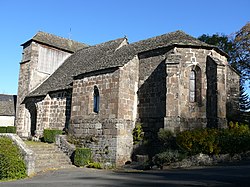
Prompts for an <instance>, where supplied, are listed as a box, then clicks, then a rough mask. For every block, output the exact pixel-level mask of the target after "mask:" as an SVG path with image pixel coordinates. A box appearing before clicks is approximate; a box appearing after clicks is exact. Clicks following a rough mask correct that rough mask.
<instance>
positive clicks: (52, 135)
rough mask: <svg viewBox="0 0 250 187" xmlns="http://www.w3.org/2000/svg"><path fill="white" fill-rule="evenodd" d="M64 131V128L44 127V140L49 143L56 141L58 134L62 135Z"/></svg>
mask: <svg viewBox="0 0 250 187" xmlns="http://www.w3.org/2000/svg"><path fill="white" fill-rule="evenodd" d="M62 133H63V131H62V130H56V129H44V131H43V137H44V141H45V142H47V143H54V142H55V141H56V135H61V134H62Z"/></svg>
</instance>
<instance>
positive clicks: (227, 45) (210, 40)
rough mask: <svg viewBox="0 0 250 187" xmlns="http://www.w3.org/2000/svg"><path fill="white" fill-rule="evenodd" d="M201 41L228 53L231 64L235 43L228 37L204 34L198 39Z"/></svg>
mask: <svg viewBox="0 0 250 187" xmlns="http://www.w3.org/2000/svg"><path fill="white" fill-rule="evenodd" d="M198 39H199V40H200V41H203V42H205V43H207V44H210V45H214V46H216V47H218V48H219V49H221V50H223V51H224V52H226V53H227V54H228V56H229V59H228V60H229V62H231V57H232V56H233V54H232V53H234V50H233V41H232V39H230V38H229V37H228V36H226V35H224V34H218V33H216V34H213V35H212V36H209V35H206V34H203V35H201V36H200V37H198Z"/></svg>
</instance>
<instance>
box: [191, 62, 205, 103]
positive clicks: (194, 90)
mask: <svg viewBox="0 0 250 187" xmlns="http://www.w3.org/2000/svg"><path fill="white" fill-rule="evenodd" d="M201 87H202V85H201V69H200V67H198V66H196V67H195V68H193V69H192V70H191V71H190V76H189V101H190V102H191V103H195V102H197V103H198V104H199V105H201Z"/></svg>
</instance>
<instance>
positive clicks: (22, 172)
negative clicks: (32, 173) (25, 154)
mask: <svg viewBox="0 0 250 187" xmlns="http://www.w3.org/2000/svg"><path fill="white" fill-rule="evenodd" d="M0 147H1V149H0V180H10V179H21V178H24V177H26V176H27V175H26V166H25V163H24V160H23V158H22V156H21V154H20V151H19V149H18V147H17V146H16V145H15V144H13V142H12V140H11V139H9V138H7V137H0Z"/></svg>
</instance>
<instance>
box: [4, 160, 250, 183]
mask: <svg viewBox="0 0 250 187" xmlns="http://www.w3.org/2000/svg"><path fill="white" fill-rule="evenodd" d="M2 186H3V187H14V186H15V187H45V186H46V187H80V186H81V187H85V186H86V187H89V186H91V187H105V186H116V187H124V186H143V187H148V186H157V187H161V186H250V162H249V161H248V162H241V164H234V165H230V166H216V167H207V168H196V169H195V168H193V169H177V170H165V171H143V172H142V171H127V172H126V171H106V170H95V169H87V168H73V169H63V170H57V171H48V172H46V173H40V174H39V175H36V176H34V177H32V178H28V179H24V180H19V181H12V182H0V187H2Z"/></svg>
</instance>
